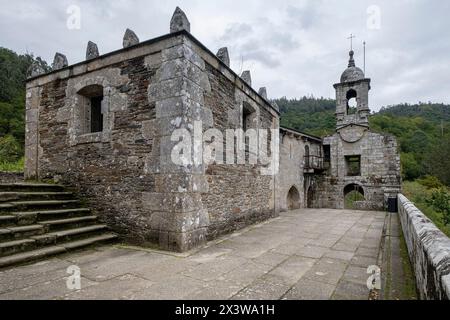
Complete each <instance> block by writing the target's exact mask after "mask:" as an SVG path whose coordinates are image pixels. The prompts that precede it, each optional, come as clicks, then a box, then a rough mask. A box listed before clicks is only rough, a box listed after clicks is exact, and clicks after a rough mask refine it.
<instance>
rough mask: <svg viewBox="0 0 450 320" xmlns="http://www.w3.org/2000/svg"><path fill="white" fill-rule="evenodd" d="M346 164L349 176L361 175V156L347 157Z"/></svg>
mask: <svg viewBox="0 0 450 320" xmlns="http://www.w3.org/2000/svg"><path fill="white" fill-rule="evenodd" d="M345 162H346V163H347V176H350V177H353V176H360V175H361V156H347V157H345Z"/></svg>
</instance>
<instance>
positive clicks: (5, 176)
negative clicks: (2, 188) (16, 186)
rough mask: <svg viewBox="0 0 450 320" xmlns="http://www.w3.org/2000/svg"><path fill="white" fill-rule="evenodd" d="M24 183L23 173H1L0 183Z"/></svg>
mask: <svg viewBox="0 0 450 320" xmlns="http://www.w3.org/2000/svg"><path fill="white" fill-rule="evenodd" d="M15 182H23V172H2V171H0V183H15Z"/></svg>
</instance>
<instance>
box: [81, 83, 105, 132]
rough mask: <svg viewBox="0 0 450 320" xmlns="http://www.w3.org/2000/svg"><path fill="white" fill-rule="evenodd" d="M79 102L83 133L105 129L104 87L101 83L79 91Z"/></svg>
mask: <svg viewBox="0 0 450 320" xmlns="http://www.w3.org/2000/svg"><path fill="white" fill-rule="evenodd" d="M78 102H79V108H80V116H81V119H80V120H81V121H80V125H81V131H82V132H81V133H82V134H86V133H95V132H102V131H103V112H102V102H103V87H102V86H101V85H96V84H94V85H90V86H86V87H84V88H83V89H81V90H80V91H78Z"/></svg>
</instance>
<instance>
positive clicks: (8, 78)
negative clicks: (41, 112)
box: [0, 48, 50, 171]
mask: <svg viewBox="0 0 450 320" xmlns="http://www.w3.org/2000/svg"><path fill="white" fill-rule="evenodd" d="M33 61H36V62H37V63H39V64H40V65H41V66H42V67H43V68H44V70H47V71H48V70H50V68H49V66H48V65H47V63H46V62H45V61H43V60H42V59H40V58H34V57H33V55H31V54H25V55H18V54H16V53H15V52H13V51H11V50H8V49H5V48H0V170H4V171H19V170H20V169H21V167H22V166H23V159H21V158H22V157H23V152H24V150H23V149H24V141H25V124H24V123H25V80H26V72H27V70H28V68H29V66H30V65H31V64H32V63H33Z"/></svg>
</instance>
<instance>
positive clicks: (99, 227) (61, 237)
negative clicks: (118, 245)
mask: <svg viewBox="0 0 450 320" xmlns="http://www.w3.org/2000/svg"><path fill="white" fill-rule="evenodd" d="M105 230H107V226H106V225H104V224H96V225H92V226H87V227H82V228H75V229H68V230H62V231H56V232H50V233H45V234H43V235H39V236H34V237H31V239H33V240H36V241H37V242H38V243H39V245H52V244H57V243H60V242H66V241H74V240H79V239H81V238H83V237H88V236H90V235H92V234H96V233H99V232H101V231H105Z"/></svg>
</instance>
